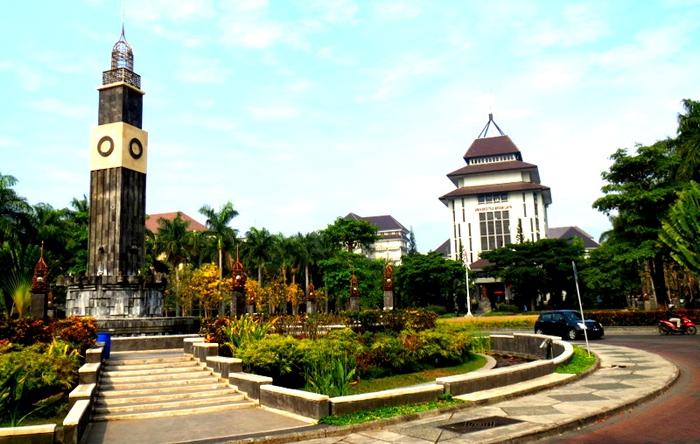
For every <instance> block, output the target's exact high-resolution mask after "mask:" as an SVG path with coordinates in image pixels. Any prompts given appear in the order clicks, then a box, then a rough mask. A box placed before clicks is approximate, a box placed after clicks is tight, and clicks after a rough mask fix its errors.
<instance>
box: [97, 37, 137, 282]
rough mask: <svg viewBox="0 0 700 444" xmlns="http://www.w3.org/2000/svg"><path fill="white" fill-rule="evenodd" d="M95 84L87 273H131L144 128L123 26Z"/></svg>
mask: <svg viewBox="0 0 700 444" xmlns="http://www.w3.org/2000/svg"><path fill="white" fill-rule="evenodd" d="M98 90H99V95H100V103H99V112H98V121H97V123H98V124H97V126H96V127H94V128H93V129H92V136H91V143H90V233H89V240H88V269H87V270H88V275H91V276H107V277H119V276H123V277H128V276H137V275H138V274H139V271H140V270H141V268H142V267H143V261H144V236H145V223H146V220H145V218H146V167H147V159H148V151H147V150H148V133H147V132H146V131H144V130H143V129H141V123H142V115H143V91H142V90H141V77H140V76H139V75H138V74H136V73H135V72H134V54H133V52H132V50H131V47H130V46H129V44H128V43H127V42H126V39H125V38H124V30H123V28H122V34H121V37H120V38H119V41H118V42H117V43H115V45H114V47H113V48H112V64H111V69H110V70H109V71H105V72H104V73H103V74H102V86H100V87H99V88H98Z"/></svg>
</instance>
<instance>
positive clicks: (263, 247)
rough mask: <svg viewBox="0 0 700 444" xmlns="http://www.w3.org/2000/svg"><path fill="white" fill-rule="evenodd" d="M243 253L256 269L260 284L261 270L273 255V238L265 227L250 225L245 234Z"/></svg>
mask: <svg viewBox="0 0 700 444" xmlns="http://www.w3.org/2000/svg"><path fill="white" fill-rule="evenodd" d="M245 237H246V239H245V244H244V245H243V246H244V249H243V253H244V255H245V256H246V257H247V259H248V261H249V262H250V263H252V264H253V265H254V266H255V267H257V269H258V283H259V284H260V285H262V270H263V267H264V266H265V265H266V264H268V263H269V262H270V261H272V259H273V258H274V256H275V238H274V236H273V235H272V234H270V232H269V231H267V229H265V228H261V229H257V228H255V227H250V230H248V232H247V233H246V235H245Z"/></svg>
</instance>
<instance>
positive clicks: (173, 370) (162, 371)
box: [102, 364, 203, 378]
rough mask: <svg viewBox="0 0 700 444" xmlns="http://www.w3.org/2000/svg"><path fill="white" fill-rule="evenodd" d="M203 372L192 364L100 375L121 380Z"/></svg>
mask: <svg viewBox="0 0 700 444" xmlns="http://www.w3.org/2000/svg"><path fill="white" fill-rule="evenodd" d="M195 371H203V369H202V368H200V367H197V366H196V365H194V364H191V365H188V366H180V367H163V368H152V369H144V370H106V371H104V372H103V373H102V376H103V377H108V378H123V377H126V376H156V375H174V374H178V373H186V372H195Z"/></svg>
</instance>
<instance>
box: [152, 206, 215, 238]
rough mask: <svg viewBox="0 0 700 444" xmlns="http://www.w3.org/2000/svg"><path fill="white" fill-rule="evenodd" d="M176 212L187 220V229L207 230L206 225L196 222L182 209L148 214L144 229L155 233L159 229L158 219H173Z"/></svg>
mask: <svg viewBox="0 0 700 444" xmlns="http://www.w3.org/2000/svg"><path fill="white" fill-rule="evenodd" d="M178 214H179V215H180V218H181V219H182V220H183V221H185V222H189V225H188V226H187V231H207V227H206V226H204V225H202V224H201V223H199V222H197V221H196V220H194V219H193V218H191V217H190V216H188V215H186V214H185V213H183V212H182V211H175V212H172V213H157V214H149V215H148V216H147V217H146V229H147V230H149V231H151V232H152V233H157V232H158V230H159V229H160V228H159V226H158V221H159V220H160V219H165V220H173V219H175V218H176V217H177V215H178Z"/></svg>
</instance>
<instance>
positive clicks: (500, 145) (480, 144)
mask: <svg viewBox="0 0 700 444" xmlns="http://www.w3.org/2000/svg"><path fill="white" fill-rule="evenodd" d="M514 153H518V154H519V153H520V150H518V147H517V146H515V144H514V143H513V141H512V140H510V137H508V136H496V137H482V138H480V139H474V141H473V142H472V144H471V146H470V147H469V149H468V150H467V152H466V154H465V155H464V159H470V158H474V157H487V156H497V155H499V154H514Z"/></svg>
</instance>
